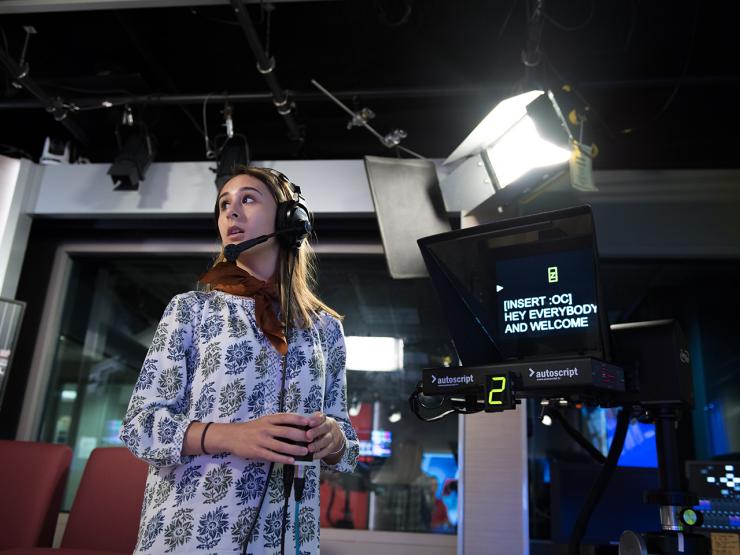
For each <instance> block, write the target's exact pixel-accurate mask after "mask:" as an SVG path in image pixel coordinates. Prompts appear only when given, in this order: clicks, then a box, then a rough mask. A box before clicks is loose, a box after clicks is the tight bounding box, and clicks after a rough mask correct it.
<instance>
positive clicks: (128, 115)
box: [108, 106, 156, 191]
mask: <svg viewBox="0 0 740 555" xmlns="http://www.w3.org/2000/svg"><path fill="white" fill-rule="evenodd" d="M115 132H116V143H117V144H118V154H117V155H116V158H115V159H114V160H113V165H112V166H111V167H110V169H109V170H108V175H110V177H111V180H112V181H113V184H114V185H115V186H114V187H113V189H114V190H116V191H136V190H138V189H139V182H140V181H144V176H145V175H146V171H147V170H148V169H149V166H151V164H152V161H153V160H154V156H155V150H156V144H155V141H154V138H153V137H152V136H151V135H149V132H148V131H147V128H146V125H144V124H142V123H140V122H139V123H137V122H135V121H134V114H133V110H132V109H131V107H130V106H126V107H125V109H124V111H123V115H122V120H121V123H120V124H119V125H117V126H116V131H115Z"/></svg>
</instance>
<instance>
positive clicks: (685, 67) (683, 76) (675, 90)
mask: <svg viewBox="0 0 740 555" xmlns="http://www.w3.org/2000/svg"><path fill="white" fill-rule="evenodd" d="M699 8H701V2H700V1H699V0H697V1H696V9H695V11H694V18H693V26H692V29H691V38H690V39H689V50H688V52H687V53H686V60H685V61H684V64H683V71H682V72H681V77H679V78H678V81H677V82H676V86H675V87H674V88H673V91H672V92H671V94H670V95H669V96H668V98H667V100H666V101H665V102H664V103H663V106H662V107H661V108H660V110H658V113H657V114H655V115H654V116H653V121H656V120H657V119H658V118H660V117H661V116H662V115H663V114H664V113H665V112H666V110H668V107H669V106H670V105H671V104H672V103H673V99H674V98H676V94H678V89H680V88H681V85H682V84H683V80H684V79H686V75H687V73H688V71H689V64H690V63H691V55H692V54H693V53H694V40H695V39H696V28H697V26H698V22H699Z"/></svg>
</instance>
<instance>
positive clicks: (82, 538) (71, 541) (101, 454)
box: [61, 447, 149, 553]
mask: <svg viewBox="0 0 740 555" xmlns="http://www.w3.org/2000/svg"><path fill="white" fill-rule="evenodd" d="M148 468H149V465H147V464H146V463H145V462H144V461H141V460H139V459H137V458H136V457H134V456H133V455H132V454H131V453H130V452H129V451H128V449H126V448H125V447H101V448H98V449H94V450H93V452H92V453H91V455H90V459H89V460H88V461H87V464H86V465H85V471H84V473H83V474H82V479H81V480H80V487H79V489H78V490H77V495H76V496H75V500H74V503H73V504H72V509H71V510H70V512H69V520H68V521H67V528H66V529H65V530H64V537H63V538H62V546H61V547H62V552H63V551H64V550H67V549H86V550H95V551H99V552H100V551H110V552H118V553H131V552H132V551H133V550H134V547H136V536H137V534H138V531H139V520H140V518H141V506H142V504H143V502H144V487H145V485H146V474H147V469H148Z"/></svg>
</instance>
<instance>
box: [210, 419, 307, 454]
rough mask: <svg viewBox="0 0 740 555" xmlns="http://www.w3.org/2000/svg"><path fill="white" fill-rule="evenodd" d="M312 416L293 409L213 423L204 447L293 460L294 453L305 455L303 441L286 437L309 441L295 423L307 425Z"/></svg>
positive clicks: (211, 451) (211, 450) (214, 450)
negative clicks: (250, 418)
mask: <svg viewBox="0 0 740 555" xmlns="http://www.w3.org/2000/svg"><path fill="white" fill-rule="evenodd" d="M308 424H309V419H308V418H307V417H305V416H301V415H299V414H293V413H287V412H285V413H278V414H270V415H267V416H263V417H262V418H257V419H255V420H250V421H249V422H236V423H233V424H218V423H216V424H213V425H212V426H211V427H210V428H209V429H208V433H207V435H206V441H205V447H206V451H208V452H209V453H218V452H229V453H231V454H232V455H236V456H238V457H242V458H245V459H253V460H261V461H269V462H276V463H283V464H293V463H294V462H295V460H294V459H293V457H292V456H291V455H293V456H298V455H305V454H306V453H307V452H308V450H307V449H306V447H305V446H302V445H293V444H291V443H286V442H285V441H284V440H285V439H289V440H292V441H302V442H304V443H307V442H308V441H310V440H309V439H308V437H307V433H306V432H305V431H304V430H301V429H299V428H294V427H293V426H306V425H308Z"/></svg>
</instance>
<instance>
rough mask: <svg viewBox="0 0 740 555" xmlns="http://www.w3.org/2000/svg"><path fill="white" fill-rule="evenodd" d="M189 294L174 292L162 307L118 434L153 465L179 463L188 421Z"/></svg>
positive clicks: (190, 359) (191, 349) (190, 369)
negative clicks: (160, 315)
mask: <svg viewBox="0 0 740 555" xmlns="http://www.w3.org/2000/svg"><path fill="white" fill-rule="evenodd" d="M193 304H194V303H193V299H192V297H189V296H188V295H187V294H186V295H177V296H175V297H174V298H173V299H172V300H171V301H170V303H169V304H168V305H167V308H166V309H165V311H164V315H163V316H162V319H161V320H160V322H159V325H158V326H157V329H156V332H155V333H154V339H153V340H152V344H151V346H150V347H149V351H148V352H147V356H146V359H145V360H144V364H143V366H142V368H141V373H140V374H139V379H138V380H137V382H136V385H135V386H134V392H133V395H132V396H131V401H130V402H129V406H128V410H127V411H126V415H125V417H124V420H123V426H122V427H121V433H120V437H121V440H122V441H123V442H124V443H125V444H126V446H127V447H128V448H129V450H130V451H131V452H132V453H133V454H134V455H135V456H136V457H138V458H140V459H142V460H144V461H146V462H147V463H149V464H150V465H152V466H154V467H158V468H159V467H165V466H171V465H176V464H181V463H185V462H187V461H189V460H190V459H191V458H192V457H188V456H182V455H181V452H182V445H183V441H184V439H185V432H186V431H187V428H188V426H189V425H190V422H191V421H190V418H189V417H188V415H187V404H188V402H187V400H188V397H189V395H190V385H191V384H190V381H191V379H192V376H193V373H194V370H195V369H194V368H193V367H192V366H193V365H194V364H195V361H194V357H193V354H194V346H193V313H192V312H193Z"/></svg>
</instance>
